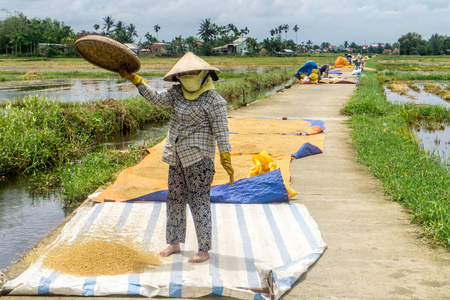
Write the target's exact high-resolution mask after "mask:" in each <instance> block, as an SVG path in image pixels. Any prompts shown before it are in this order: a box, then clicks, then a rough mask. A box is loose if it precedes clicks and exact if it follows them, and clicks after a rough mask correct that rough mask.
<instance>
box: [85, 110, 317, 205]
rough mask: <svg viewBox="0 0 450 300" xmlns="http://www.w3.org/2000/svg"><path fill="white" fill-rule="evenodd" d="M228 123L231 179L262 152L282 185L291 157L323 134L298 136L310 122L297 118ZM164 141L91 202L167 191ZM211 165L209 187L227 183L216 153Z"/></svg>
mask: <svg viewBox="0 0 450 300" xmlns="http://www.w3.org/2000/svg"><path fill="white" fill-rule="evenodd" d="M228 124H229V130H230V143H231V147H232V152H231V162H232V165H233V168H234V172H235V175H234V176H235V180H238V179H242V178H247V177H248V175H249V172H250V170H251V169H252V168H253V167H254V166H255V163H254V162H253V161H252V157H253V156H254V155H256V154H258V153H260V152H261V151H262V150H266V151H267V153H268V155H270V157H271V158H272V160H273V162H274V163H276V164H277V166H278V167H279V168H280V170H281V174H282V176H283V180H284V181H285V183H289V182H290V173H289V165H290V162H291V154H292V153H295V152H296V151H297V150H298V149H299V148H300V147H301V146H302V145H303V144H304V143H305V142H308V143H311V144H313V145H315V146H317V147H319V148H321V149H323V141H324V137H325V135H323V134H316V135H312V136H301V135H298V134H299V133H301V132H305V131H307V130H308V128H309V127H310V125H311V123H310V122H307V121H304V120H301V119H294V120H274V119H262V118H229V119H228ZM164 142H165V141H163V142H161V143H159V144H158V145H156V146H154V147H152V148H151V149H149V152H150V153H149V154H148V155H147V156H146V157H145V158H144V159H143V160H142V161H141V162H140V163H139V164H137V165H136V166H133V167H130V168H127V169H125V170H123V171H122V172H121V173H120V174H119V175H118V177H117V180H116V181H115V182H114V184H112V185H110V186H108V187H107V188H106V189H105V190H104V191H102V192H101V193H100V195H98V196H97V197H95V198H93V199H92V201H95V202H105V199H106V201H115V202H121V201H126V200H129V199H133V198H136V197H139V196H143V195H146V194H149V193H152V192H156V191H161V190H165V189H167V175H168V170H169V166H168V164H166V163H164V162H162V161H161V155H162V151H163V148H164ZM215 166H216V174H215V176H214V181H213V185H219V184H224V183H228V182H229V176H228V174H227V173H226V172H225V170H224V169H223V168H222V165H221V164H220V158H219V153H216V161H215Z"/></svg>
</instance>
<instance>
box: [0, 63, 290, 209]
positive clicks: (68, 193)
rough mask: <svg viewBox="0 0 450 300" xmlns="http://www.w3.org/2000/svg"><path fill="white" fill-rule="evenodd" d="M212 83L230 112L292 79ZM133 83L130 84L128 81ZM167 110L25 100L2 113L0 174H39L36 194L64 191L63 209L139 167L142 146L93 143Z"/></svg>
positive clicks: (283, 74)
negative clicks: (125, 148)
mask: <svg viewBox="0 0 450 300" xmlns="http://www.w3.org/2000/svg"><path fill="white" fill-rule="evenodd" d="M230 78H233V79H228V80H224V81H219V82H218V83H217V85H216V88H217V90H218V92H219V93H220V94H221V95H222V96H223V97H224V98H225V99H226V100H227V102H228V104H229V108H230V109H234V108H238V107H240V106H242V105H244V102H243V99H245V100H246V103H250V102H252V101H255V100H256V99H258V98H261V97H263V96H264V93H265V92H267V91H270V90H272V89H273V88H274V87H276V86H279V85H282V84H283V83H285V82H287V81H289V80H291V78H292V76H291V74H289V73H288V72H287V71H275V72H272V73H266V74H261V75H252V74H234V75H232V76H230ZM130 84H131V83H130ZM169 116H170V110H169V109H164V108H158V107H155V106H152V105H149V104H148V102H147V101H145V100H144V99H143V98H142V97H140V96H138V97H130V98H127V99H124V100H117V99H105V100H102V101H96V102H91V103H60V102H55V101H52V100H50V99H47V98H45V97H37V96H32V97H24V98H22V99H20V100H18V101H14V102H13V103H10V104H8V105H7V106H6V107H5V110H3V111H2V113H1V114H0V143H1V144H2V146H3V147H2V149H1V153H2V155H1V157H0V175H2V176H7V177H10V176H14V175H16V174H39V175H38V176H40V178H41V179H40V180H39V184H38V186H37V187H36V188H35V192H40V191H45V190H49V189H58V190H62V193H63V195H64V201H65V203H66V205H73V204H77V203H79V202H80V201H83V200H84V199H85V198H86V196H87V195H89V194H90V193H92V192H94V191H95V190H96V189H97V188H99V187H104V185H105V184H106V183H108V182H111V181H114V178H115V175H116V174H117V172H118V171H120V170H122V169H124V168H126V167H128V166H130V165H134V164H136V163H138V162H139V161H140V160H141V159H142V157H143V155H145V149H146V148H147V147H151V146H152V145H153V144H155V143H156V142H159V141H161V140H162V139H163V138H164V136H157V137H155V138H154V140H152V141H150V142H149V144H147V145H145V146H144V147H139V148H136V149H129V151H127V152H117V151H106V150H103V151H100V152H98V151H96V150H94V149H95V145H98V144H99V143H101V142H103V141H105V140H107V139H108V138H109V137H111V136H114V135H116V134H120V133H125V132H132V131H135V130H138V129H140V128H142V127H143V126H144V125H145V124H147V123H149V122H160V121H165V120H168V118H169Z"/></svg>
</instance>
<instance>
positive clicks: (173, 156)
mask: <svg viewBox="0 0 450 300" xmlns="http://www.w3.org/2000/svg"><path fill="white" fill-rule="evenodd" d="M219 72H220V71H219V69H217V68H215V67H212V66H211V65H209V64H208V63H207V62H206V61H204V60H203V59H201V58H200V57H198V56H196V55H195V54H193V53H192V52H188V53H186V54H185V55H184V56H183V57H182V58H181V59H180V60H179V61H178V62H177V63H176V64H175V65H174V66H173V67H172V69H171V70H170V71H169V72H168V73H167V74H166V75H165V76H164V80H165V81H172V82H179V83H180V84H174V85H173V86H172V87H171V88H168V89H166V90H163V91H161V92H158V91H156V90H155V89H153V88H152V87H151V86H149V85H148V84H147V83H146V82H145V81H144V80H143V79H142V77H141V76H139V75H136V74H134V73H132V74H129V73H128V72H126V71H121V72H120V73H119V74H120V75H121V76H122V77H124V78H127V79H128V80H130V81H131V82H132V83H133V84H134V85H135V86H136V87H137V88H138V90H139V93H140V94H141V95H142V96H143V97H144V98H145V99H146V100H147V101H148V102H150V103H151V104H153V105H156V106H164V107H170V108H171V109H172V114H171V116H170V123H169V132H168V134H167V138H166V143H165V145H164V151H163V154H162V158H161V159H162V160H163V161H164V162H166V163H168V164H169V176H168V192H167V223H166V242H167V244H168V247H167V248H166V249H165V250H163V251H161V252H160V255H161V256H163V257H167V256H170V255H172V254H174V253H178V252H180V251H181V247H180V243H184V242H185V238H186V211H187V204H189V208H190V210H191V213H192V218H193V220H194V225H195V231H196V234H197V243H198V252H197V254H195V255H194V256H193V257H192V258H190V259H189V262H191V263H201V262H204V261H206V260H208V259H209V257H210V256H209V250H210V249H211V246H212V244H211V243H212V237H211V234H212V221H211V202H210V192H211V184H212V181H213V177H214V173H215V168H214V160H215V154H216V144H217V147H218V150H219V152H220V162H221V164H222V166H223V168H224V169H225V171H226V172H227V173H228V175H229V176H230V185H232V184H233V182H234V171H233V168H232V166H231V159H230V151H231V145H230V140H229V133H228V121H227V101H226V100H225V99H224V98H222V97H221V96H220V95H219V94H218V93H217V92H216V90H215V89H214V83H213V80H214V81H215V80H217V79H218V77H217V74H218V73H219Z"/></svg>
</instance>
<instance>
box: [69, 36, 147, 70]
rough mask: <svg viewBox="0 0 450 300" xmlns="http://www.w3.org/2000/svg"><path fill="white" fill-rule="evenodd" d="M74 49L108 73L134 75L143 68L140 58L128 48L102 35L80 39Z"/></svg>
mask: <svg viewBox="0 0 450 300" xmlns="http://www.w3.org/2000/svg"><path fill="white" fill-rule="evenodd" d="M74 48H75V51H77V53H78V54H79V55H80V56H81V57H82V58H84V59H85V60H87V61H88V62H90V63H91V64H93V65H95V66H97V67H100V68H103V69H106V70H108V71H112V72H119V71H120V70H126V71H127V72H128V73H133V72H137V71H138V70H139V68H140V67H141V62H140V60H139V57H138V56H137V55H136V54H134V52H133V51H131V50H130V49H129V48H128V47H127V46H125V45H123V44H122V43H119V42H118V41H115V40H113V39H110V38H108V37H104V36H101V35H87V36H84V37H82V38H79V39H78V40H77V41H76V42H75V45H74Z"/></svg>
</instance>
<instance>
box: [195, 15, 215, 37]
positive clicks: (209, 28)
mask: <svg viewBox="0 0 450 300" xmlns="http://www.w3.org/2000/svg"><path fill="white" fill-rule="evenodd" d="M216 34H217V26H216V24H214V23H211V20H210V19H205V20H202V22H201V23H200V28H199V29H198V32H197V35H198V36H200V38H201V39H202V40H203V41H205V43H208V42H209V41H210V40H211V39H212V38H214V37H215V36H216Z"/></svg>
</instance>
